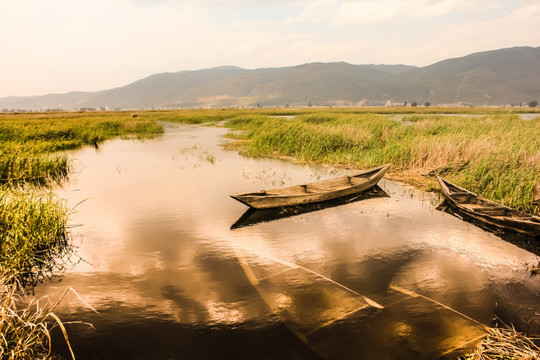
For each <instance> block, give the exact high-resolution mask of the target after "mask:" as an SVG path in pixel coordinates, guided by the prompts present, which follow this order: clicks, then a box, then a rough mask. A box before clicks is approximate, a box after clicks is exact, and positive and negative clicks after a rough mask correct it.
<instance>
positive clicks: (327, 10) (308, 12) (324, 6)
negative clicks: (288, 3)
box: [284, 0, 338, 23]
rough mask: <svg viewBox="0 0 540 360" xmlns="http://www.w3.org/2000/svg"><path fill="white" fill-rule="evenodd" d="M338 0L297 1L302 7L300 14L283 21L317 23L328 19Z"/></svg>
mask: <svg viewBox="0 0 540 360" xmlns="http://www.w3.org/2000/svg"><path fill="white" fill-rule="evenodd" d="M337 3H338V0H308V1H302V2H299V3H298V6H300V7H301V8H303V11H302V13H301V14H300V15H298V16H294V17H290V18H287V19H285V20H284V23H294V22H303V21H307V22H312V23H318V22H322V21H325V20H328V19H329V18H330V17H331V16H332V14H333V13H334V11H335V7H336V5H337Z"/></svg>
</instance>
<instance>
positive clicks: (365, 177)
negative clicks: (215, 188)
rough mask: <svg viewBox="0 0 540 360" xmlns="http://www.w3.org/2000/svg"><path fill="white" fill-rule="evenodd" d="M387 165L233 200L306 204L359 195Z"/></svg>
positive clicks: (264, 204) (263, 206)
mask: <svg viewBox="0 0 540 360" xmlns="http://www.w3.org/2000/svg"><path fill="white" fill-rule="evenodd" d="M389 168H390V164H388V165H383V166H380V167H377V168H374V169H369V170H364V171H362V172H360V173H358V174H356V175H352V176H340V177H337V178H334V179H329V180H322V181H317V182H314V183H310V184H305V185H297V186H291V187H286V188H280V189H273V190H268V191H265V190H262V191H259V192H252V193H245V194H238V195H231V197H232V198H233V199H236V200H238V201H240V202H241V203H243V204H245V205H247V206H249V207H252V208H255V209H269V208H277V207H284V206H294V205H300V204H309V203H315V202H321V201H327V200H331V199H337V198H340V197H344V196H349V195H352V194H358V193H360V192H362V191H365V190H368V189H370V188H372V187H373V186H375V185H377V183H378V182H379V180H380V179H381V178H382V177H383V176H384V174H385V173H386V171H388V169H389Z"/></svg>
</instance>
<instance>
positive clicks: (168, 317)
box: [36, 125, 540, 359]
mask: <svg viewBox="0 0 540 360" xmlns="http://www.w3.org/2000/svg"><path fill="white" fill-rule="evenodd" d="M226 131H227V130H225V129H223V128H210V127H195V126H175V125H166V133H165V135H164V136H163V137H161V138H159V139H157V140H150V141H144V142H141V141H130V140H113V141H108V142H106V143H105V144H103V146H101V147H100V149H99V150H95V149H93V148H92V149H91V148H85V149H82V150H79V151H77V152H75V153H74V157H75V158H76V159H77V168H78V171H77V174H76V175H74V176H73V178H72V181H71V182H70V183H69V184H67V185H65V186H64V187H63V188H61V189H57V193H58V194H59V195H60V196H62V197H64V198H66V199H67V201H68V204H69V206H72V207H73V206H76V205H77V204H78V205H77V206H76V212H75V213H74V214H73V216H72V218H71V219H72V222H73V224H79V225H81V226H79V227H76V228H74V230H73V232H74V240H73V241H74V244H75V253H74V255H73V256H72V258H71V260H72V261H75V263H74V264H72V265H70V266H69V268H68V269H67V270H66V271H65V272H64V273H63V274H62V275H61V276H59V277H57V278H54V279H52V280H51V281H50V282H47V283H44V284H42V285H39V286H38V287H37V288H36V295H37V296H38V297H41V296H44V295H50V296H51V298H52V299H55V298H57V297H58V296H60V295H61V294H62V293H63V292H64V291H65V290H66V289H67V288H68V287H71V288H73V289H75V290H76V291H77V293H78V294H79V296H80V298H81V299H83V300H84V301H85V302H87V303H88V304H89V305H91V306H92V307H93V308H95V309H96V310H97V312H98V313H94V312H92V310H90V309H89V308H88V307H87V306H86V305H85V304H84V303H83V302H82V301H81V300H80V299H79V297H78V296H76V295H75V294H74V293H72V292H70V293H68V295H67V296H66V298H65V299H64V301H63V302H62V304H61V305H60V307H59V308H58V309H57V311H56V313H57V314H58V315H59V316H60V317H61V318H62V319H63V320H64V321H66V322H68V321H75V322H85V323H91V324H92V325H93V327H90V326H88V325H86V324H81V323H73V324H71V325H69V326H68V330H69V333H70V340H71V343H72V345H73V347H74V349H75V354H76V356H77V358H78V359H213V358H234V359H319V358H321V357H322V358H328V359H362V358H365V359H374V358H388V359H422V358H424V359H432V358H437V357H441V358H453V357H455V356H457V355H460V354H463V352H464V351H467V350H469V349H470V348H471V347H474V346H476V345H477V344H478V342H479V341H480V340H481V337H482V336H483V335H484V333H485V327H484V325H490V324H491V320H492V319H493V318H494V316H499V317H501V318H502V319H503V320H505V321H509V322H510V321H511V322H514V323H515V324H516V325H518V326H519V327H520V328H521V329H523V330H526V331H533V332H539V331H538V330H539V328H540V325H539V324H540V303H539V300H538V299H540V279H539V278H538V277H531V276H530V272H529V271H528V267H530V266H531V265H534V264H537V263H538V261H539V259H538V257H536V256H535V255H533V254H531V253H528V252H526V251H524V250H522V249H520V248H517V247H516V246H514V245H511V244H509V243H507V242H504V241H502V240H501V239H499V238H498V237H496V236H494V235H492V234H490V233H487V232H485V231H483V230H482V229H480V228H478V227H475V226H474V225H472V224H468V223H465V222H463V221H461V220H460V219H458V218H456V217H454V216H451V215H448V214H446V213H443V212H440V211H438V210H436V209H435V207H436V206H437V205H438V203H439V201H438V199H437V197H436V196H434V195H432V194H425V193H421V192H418V191H415V190H413V189H412V188H410V187H407V186H404V185H402V184H399V183H396V182H391V181H384V180H383V181H381V182H380V184H379V185H380V188H379V189H377V190H376V191H374V192H372V194H371V195H370V196H366V197H361V198H352V199H347V201H344V202H343V203H340V204H331V205H332V206H328V207H326V208H321V209H307V210H309V211H307V210H306V211H302V210H298V211H296V210H294V211H293V210H290V211H289V213H285V214H283V213H277V214H276V213H272V214H269V213H263V214H260V213H255V214H251V213H247V214H245V212H246V210H247V208H246V207H245V206H244V205H242V204H240V203H239V202H236V201H235V200H233V199H231V198H229V196H228V195H229V194H233V193H238V192H246V191H250V190H261V189H269V188H272V187H278V186H282V185H291V184H301V183H305V182H310V181H315V180H317V179H319V178H320V179H322V178H329V177H333V176H336V175H337V174H338V173H342V172H335V171H332V169H330V168H327V167H308V166H301V165H296V164H292V163H288V162H284V161H279V160H271V159H248V158H244V157H241V156H239V155H238V154H237V153H235V152H232V151H224V150H223V149H222V148H221V143H222V142H223V141H224V139H223V138H222V136H223V135H224V134H225V133H226ZM81 202H82V203H81ZM79 203H80V204H79ZM304 210H305V209H304ZM311 210H317V211H311ZM288 215H294V216H288ZM246 219H247V220H246ZM271 219H273V221H261V220H271ZM55 337H56V344H57V345H58V344H61V340H59V333H56V334H55ZM56 353H57V355H58V356H59V357H63V358H68V356H69V353H68V352H67V349H65V348H63V347H62V345H58V346H57V348H56Z"/></svg>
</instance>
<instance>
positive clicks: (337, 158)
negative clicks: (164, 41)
mask: <svg viewBox="0 0 540 360" xmlns="http://www.w3.org/2000/svg"><path fill="white" fill-rule="evenodd" d="M474 115H475V116H441V115H433V114H422V113H419V114H411V115H402V116H400V117H401V119H400V120H399V121H397V120H396V119H395V118H394V117H393V116H387V115H384V114H376V113H365V114H364V113H358V114H355V113H344V112H325V111H321V110H318V111H312V112H311V113H301V114H299V115H297V116H296V117H295V118H294V119H281V118H274V117H271V116H261V115H260V114H257V115H254V116H253V117H252V118H251V119H250V118H249V117H244V118H243V119H242V120H241V121H240V120H239V119H235V120H232V121H229V122H228V123H227V126H228V127H230V128H231V129H233V130H242V131H244V133H243V135H238V133H236V135H235V136H234V137H236V138H238V139H241V140H245V141H242V142H239V144H238V148H239V149H241V151H242V152H243V153H244V154H246V155H248V156H274V157H275V156H278V157H279V156H283V157H294V158H295V159H297V160H298V161H301V162H305V163H326V164H333V165H337V166H343V167H351V168H366V167H372V166H376V165H380V164H385V163H392V164H393V167H392V174H391V176H394V178H399V179H401V180H404V181H407V182H411V183H414V184H415V185H419V186H420V187H422V188H423V189H425V190H433V189H436V188H437V186H436V182H435V177H434V175H436V174H440V175H443V176H445V177H447V178H448V179H449V180H451V181H454V182H457V183H459V184H461V185H463V186H464V187H466V188H469V189H471V190H472V191H475V192H479V193H481V194H482V195H484V196H485V197H487V198H491V199H493V200H496V201H499V202H502V203H504V204H507V205H509V206H511V207H515V208H518V209H521V210H525V211H528V212H533V211H534V206H533V204H532V188H533V186H534V184H535V183H536V182H538V181H540V178H539V176H540V175H539V174H540V142H539V141H538V138H539V136H540V119H535V120H526V121H524V120H520V118H519V117H518V116H516V115H513V114H509V113H506V114H504V113H503V114H494V115H483V116H477V114H474ZM430 175H431V176H430Z"/></svg>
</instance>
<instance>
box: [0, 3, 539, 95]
mask: <svg viewBox="0 0 540 360" xmlns="http://www.w3.org/2000/svg"><path fill="white" fill-rule="evenodd" d="M525 45H526V46H535V47H536V46H540V1H538V0H272V1H266V0H0V46H2V51H1V52H0V97H4V96H10V95H17V96H20V95H42V94H48V93H64V92H68V91H71V90H81V91H95V90H103V89H109V88H113V87H117V86H122V85H126V84H128V83H131V82H133V81H135V80H138V79H141V78H144V77H146V76H148V75H151V74H154V73H160V72H175V71H180V70H197V69H203V68H208V67H214V66H221V65H236V66H240V67H244V68H248V69H254V68H260V67H277V66H288V65H298V64H303V63H308V62H316V61H321V62H331V61H346V62H349V63H352V64H368V63H375V64H381V63H384V64H408V65H417V66H424V65H429V64H432V63H434V62H437V61H439V60H443V59H446V58H451V57H460V56H464V55H468V54H470V53H473V52H477V51H484V50H495V49H499V48H505V47H513V46H525Z"/></svg>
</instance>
